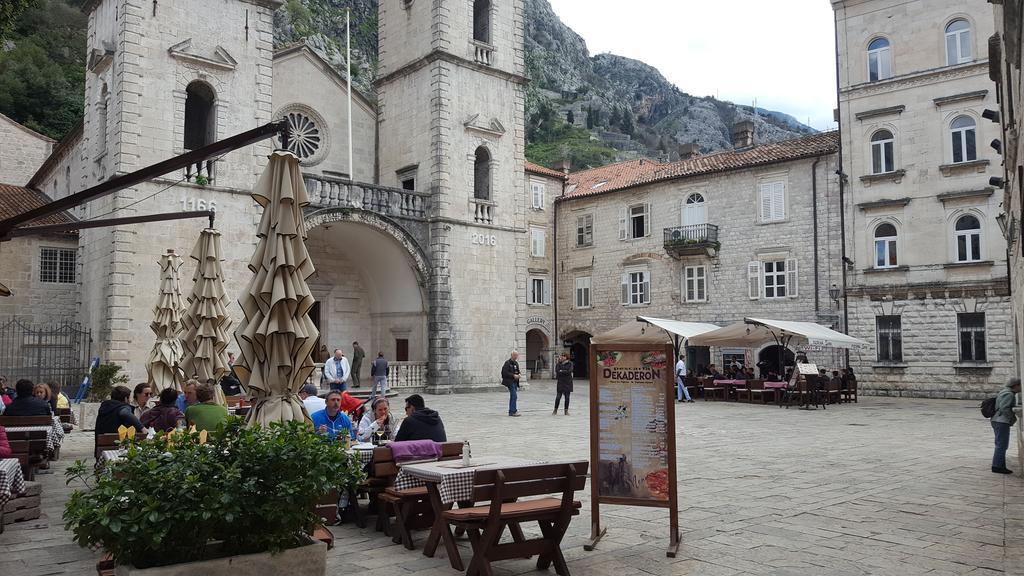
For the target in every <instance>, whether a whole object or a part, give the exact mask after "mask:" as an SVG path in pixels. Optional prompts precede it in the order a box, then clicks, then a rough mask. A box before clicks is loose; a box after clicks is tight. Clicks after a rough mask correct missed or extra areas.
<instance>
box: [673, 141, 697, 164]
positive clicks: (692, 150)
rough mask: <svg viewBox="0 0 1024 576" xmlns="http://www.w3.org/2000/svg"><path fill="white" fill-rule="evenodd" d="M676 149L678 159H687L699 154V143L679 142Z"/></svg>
mask: <svg viewBox="0 0 1024 576" xmlns="http://www.w3.org/2000/svg"><path fill="white" fill-rule="evenodd" d="M678 150H679V159H680V160H689V159H690V158H693V157H694V156H700V144H697V143H696V142H690V143H688V144H680V145H679V148H678Z"/></svg>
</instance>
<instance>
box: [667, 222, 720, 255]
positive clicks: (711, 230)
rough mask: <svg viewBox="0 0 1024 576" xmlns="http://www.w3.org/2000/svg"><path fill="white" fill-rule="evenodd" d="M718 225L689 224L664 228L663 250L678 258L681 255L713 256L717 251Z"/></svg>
mask: <svg viewBox="0 0 1024 576" xmlns="http://www.w3.org/2000/svg"><path fill="white" fill-rule="evenodd" d="M719 246H720V244H719V243H718V226H715V225H714V224H691V225H689V226H676V227H675V228H665V251H666V252H668V253H669V254H670V255H672V256H674V257H676V258H680V257H682V256H704V255H707V256H714V255H715V253H716V252H718V248H719Z"/></svg>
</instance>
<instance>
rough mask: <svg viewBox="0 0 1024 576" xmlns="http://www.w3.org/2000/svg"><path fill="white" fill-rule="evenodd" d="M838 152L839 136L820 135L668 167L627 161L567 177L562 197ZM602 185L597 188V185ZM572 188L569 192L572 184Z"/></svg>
mask: <svg viewBox="0 0 1024 576" xmlns="http://www.w3.org/2000/svg"><path fill="white" fill-rule="evenodd" d="M838 151H839V133H838V132H836V131H832V132H821V133H819V134H813V135H810V136H803V137H800V138H794V139H792V140H785V141H782V142H775V143H772V144H764V145H761V146H755V147H753V148H747V149H744V150H729V151H725V152H719V153H716V154H708V155H707V156H697V157H694V158H690V159H688V160H680V161H678V162H672V163H670V164H658V163H657V162H653V161H651V160H631V161H629V162H620V163H618V164H611V165H608V166H603V167H601V168H595V169H593V170H585V171H583V172H579V173H576V174H570V175H569V186H570V189H571V191H570V192H569V193H568V194H566V196H565V197H566V198H577V197H581V196H593V195H597V194H603V193H606V192H613V191H616V190H623V189H626V188H633V187H635V186H640V185H643V184H652V183H655V182H664V181H667V180H675V179H677V178H687V177H690V176H701V175H705V174H714V173H716V172H728V171H731V170H743V169H746V168H753V167H756V166H764V165H768V164H777V163H779V162H789V161H792V160H799V159H802V158H813V157H815V156H822V155H826V154H835V153H837V152H838ZM602 181H604V182H606V183H605V184H604V185H600V182H602ZM573 184H576V185H577V186H576V188H575V189H572V185H573Z"/></svg>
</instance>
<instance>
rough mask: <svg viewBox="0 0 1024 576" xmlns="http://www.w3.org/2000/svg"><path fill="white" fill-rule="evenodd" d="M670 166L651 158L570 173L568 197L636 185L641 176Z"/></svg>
mask: <svg viewBox="0 0 1024 576" xmlns="http://www.w3.org/2000/svg"><path fill="white" fill-rule="evenodd" d="M665 166H668V164H662V163H661V162H658V161H656V160H651V159H650V158H640V159H638V160H627V161H625V162H616V163H615V164H609V165H607V166H601V167H600V168H591V169H590V170H583V171H581V172H574V173H572V174H569V191H568V192H567V193H566V197H576V196H589V195H591V194H600V193H603V192H610V191H612V190H622V189H623V188H629V187H630V186H634V185H635V184H636V183H637V182H638V181H640V179H641V178H643V177H645V176H646V175H648V174H650V173H653V172H655V171H657V170H659V169H662V168H664V167H665Z"/></svg>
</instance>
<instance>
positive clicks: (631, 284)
mask: <svg viewBox="0 0 1024 576" xmlns="http://www.w3.org/2000/svg"><path fill="white" fill-rule="evenodd" d="M622 303H623V304H624V305H626V306H640V305H642V304H650V303H651V273H650V272H649V271H647V270H630V271H627V272H625V273H623V275H622Z"/></svg>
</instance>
